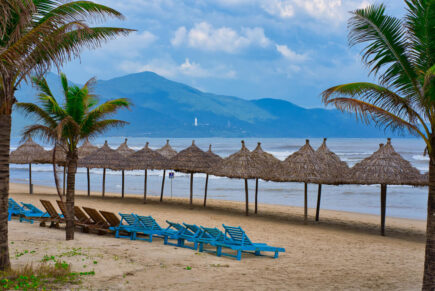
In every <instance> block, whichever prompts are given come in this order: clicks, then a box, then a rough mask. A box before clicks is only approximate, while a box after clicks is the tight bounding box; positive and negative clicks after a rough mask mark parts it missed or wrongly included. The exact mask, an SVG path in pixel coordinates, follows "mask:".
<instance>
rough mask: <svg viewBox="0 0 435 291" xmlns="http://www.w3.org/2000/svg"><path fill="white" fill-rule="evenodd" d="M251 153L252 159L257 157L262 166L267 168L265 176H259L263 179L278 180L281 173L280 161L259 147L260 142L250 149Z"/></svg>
mask: <svg viewBox="0 0 435 291" xmlns="http://www.w3.org/2000/svg"><path fill="white" fill-rule="evenodd" d="M251 155H252V156H253V157H254V159H258V160H259V161H261V163H262V164H263V167H264V168H266V169H267V171H266V172H265V173H266V174H267V175H266V176H260V177H257V178H261V179H263V180H273V181H275V180H279V175H280V174H281V168H282V166H281V161H280V160H279V159H277V158H276V157H275V156H274V155H272V154H269V153H267V152H265V151H263V149H262V148H261V142H259V143H258V144H257V147H256V148H255V149H254V150H253V151H252V153H251Z"/></svg>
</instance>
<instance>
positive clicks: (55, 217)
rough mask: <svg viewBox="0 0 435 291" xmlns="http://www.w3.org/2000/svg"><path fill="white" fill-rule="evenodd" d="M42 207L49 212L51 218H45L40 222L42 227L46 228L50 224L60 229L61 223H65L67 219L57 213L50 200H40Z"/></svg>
mask: <svg viewBox="0 0 435 291" xmlns="http://www.w3.org/2000/svg"><path fill="white" fill-rule="evenodd" d="M40 201H41V204H42V206H43V207H44V208H45V210H46V211H47V213H48V215H49V217H43V218H42V219H41V222H40V224H39V225H40V226H45V223H46V222H50V227H56V228H59V224H60V223H65V218H63V217H61V215H59V213H57V211H56V209H55V208H54V206H53V204H51V202H50V201H48V200H40Z"/></svg>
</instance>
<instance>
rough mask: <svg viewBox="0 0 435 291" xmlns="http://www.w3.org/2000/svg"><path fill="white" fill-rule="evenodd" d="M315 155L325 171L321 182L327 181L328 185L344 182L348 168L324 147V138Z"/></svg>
mask: <svg viewBox="0 0 435 291" xmlns="http://www.w3.org/2000/svg"><path fill="white" fill-rule="evenodd" d="M316 154H317V157H318V158H319V160H320V162H321V164H322V165H323V167H324V169H325V171H324V172H322V180H327V181H329V182H328V184H340V183H343V182H345V181H346V178H347V175H348V174H349V166H348V165H347V163H346V162H343V161H342V160H340V158H339V157H338V156H337V155H336V154H335V153H334V152H332V151H331V150H330V149H329V148H328V147H327V146H326V138H324V139H323V143H322V145H321V146H320V147H319V148H318V149H317V151H316Z"/></svg>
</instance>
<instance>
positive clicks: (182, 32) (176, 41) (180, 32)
mask: <svg viewBox="0 0 435 291" xmlns="http://www.w3.org/2000/svg"><path fill="white" fill-rule="evenodd" d="M186 34H187V30H186V27H184V26H181V27H179V28H178V29H177V30H176V31H175V33H174V37H173V38H172V39H171V44H172V45H173V46H179V45H181V44H182V43H183V41H184V39H185V38H186Z"/></svg>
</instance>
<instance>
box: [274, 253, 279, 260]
mask: <svg viewBox="0 0 435 291" xmlns="http://www.w3.org/2000/svg"><path fill="white" fill-rule="evenodd" d="M278 255H279V252H278V251H275V256H274V257H273V258H274V259H278Z"/></svg>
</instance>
